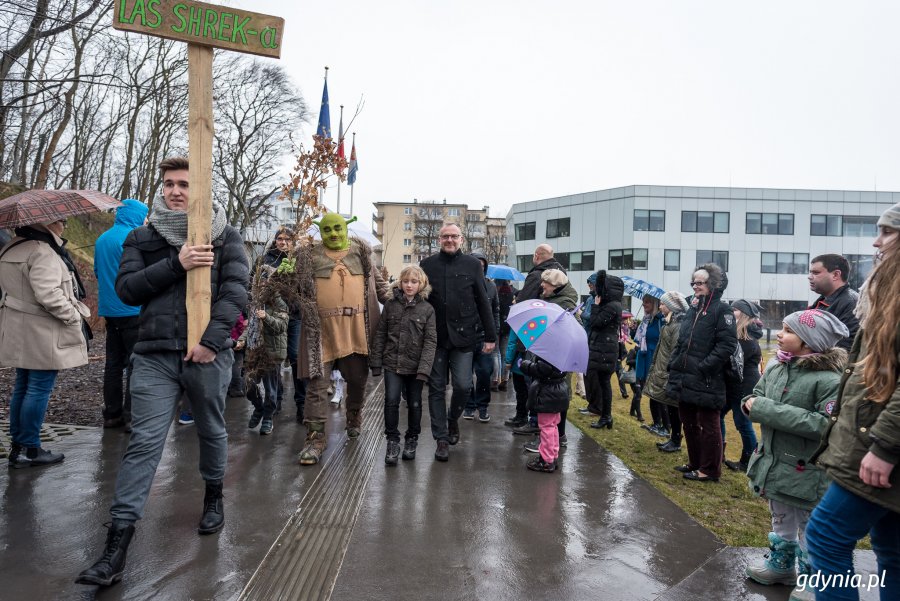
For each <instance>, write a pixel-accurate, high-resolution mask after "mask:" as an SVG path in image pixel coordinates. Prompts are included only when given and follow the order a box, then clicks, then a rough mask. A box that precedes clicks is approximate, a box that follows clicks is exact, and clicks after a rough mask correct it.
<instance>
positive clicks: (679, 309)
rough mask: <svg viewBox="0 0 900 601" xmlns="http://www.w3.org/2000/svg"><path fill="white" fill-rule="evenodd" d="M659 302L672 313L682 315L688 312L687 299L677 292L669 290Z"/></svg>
mask: <svg viewBox="0 0 900 601" xmlns="http://www.w3.org/2000/svg"><path fill="white" fill-rule="evenodd" d="M659 302H661V303H662V304H664V305H665V306H666V307H668V308H669V311H671V312H672V313H684V312H685V311H687V310H688V302H687V299H685V298H684V295H683V294H682V293H680V292H678V291H677V290H671V291H669V292H666V293H665V294H663V295H662V298H660V299H659Z"/></svg>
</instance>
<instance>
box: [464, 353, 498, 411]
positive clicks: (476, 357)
mask: <svg viewBox="0 0 900 601" xmlns="http://www.w3.org/2000/svg"><path fill="white" fill-rule="evenodd" d="M472 367H473V369H474V370H475V386H474V387H473V388H472V394H470V395H469V400H467V401H466V409H473V410H474V409H482V408H484V409H487V406H488V404H489V403H490V402H491V374H492V372H493V370H494V361H493V356H492V354H485V353H482V352H481V348H477V349H475V353H474V354H473V355H472Z"/></svg>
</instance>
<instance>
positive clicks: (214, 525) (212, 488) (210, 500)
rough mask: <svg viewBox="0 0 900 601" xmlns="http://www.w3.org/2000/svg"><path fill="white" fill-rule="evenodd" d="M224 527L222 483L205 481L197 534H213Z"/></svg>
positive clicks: (219, 481)
mask: <svg viewBox="0 0 900 601" xmlns="http://www.w3.org/2000/svg"><path fill="white" fill-rule="evenodd" d="M224 525H225V507H224V505H223V503H222V481H221V480H207V481H206V494H205V495H204V497H203V517H201V518H200V525H199V526H198V527H197V532H199V533H200V534H213V533H215V532H218V531H219V530H221V529H222V526H224Z"/></svg>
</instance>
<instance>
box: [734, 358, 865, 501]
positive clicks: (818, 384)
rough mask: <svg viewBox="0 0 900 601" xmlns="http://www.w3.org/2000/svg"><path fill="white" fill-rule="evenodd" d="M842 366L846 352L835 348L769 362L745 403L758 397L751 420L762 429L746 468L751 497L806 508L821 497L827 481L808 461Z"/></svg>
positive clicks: (823, 426)
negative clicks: (787, 361) (784, 360)
mask: <svg viewBox="0 0 900 601" xmlns="http://www.w3.org/2000/svg"><path fill="white" fill-rule="evenodd" d="M846 362H847V352H846V351H845V350H843V349H840V348H833V349H829V350H827V351H825V352H824V353H822V354H816V355H808V356H804V357H798V358H795V359H793V360H791V361H790V362H789V363H780V362H776V363H773V364H772V365H771V366H770V367H769V368H768V369H767V370H766V373H765V374H764V375H763V377H762V378H761V379H760V381H759V382H757V383H756V386H755V387H754V388H753V395H748V396H747V397H745V398H744V399H743V401H746V400H747V399H748V398H750V396H755V397H756V400H755V401H753V407H752V408H751V410H750V420H751V421H754V422H757V423H758V424H760V426H761V430H762V439H761V440H760V442H759V445H757V447H756V451H755V452H754V453H753V455H752V456H751V457H750V464H749V466H748V467H747V477H748V478H749V479H750V489H751V490H752V491H753V493H754V494H756V495H759V496H760V497H764V498H766V499H770V500H774V501H779V502H781V503H784V504H785V505H791V506H792V507H799V508H800V509H805V510H811V509H812V508H813V507H815V506H816V504H817V503H818V502H819V500H820V499H821V498H822V496H823V495H824V494H825V489H826V487H827V486H828V477H827V476H826V475H825V471H824V470H822V469H821V468H819V467H816V466H815V465H813V464H812V461H811V460H812V457H813V455H814V454H815V451H816V448H818V446H819V441H820V440H821V438H822V434H823V433H824V432H825V430H826V429H827V428H828V410H829V408H830V407H833V406H834V403H835V401H836V400H837V394H838V385H839V384H840V380H841V376H840V373H841V369H843V367H844V365H845V364H846Z"/></svg>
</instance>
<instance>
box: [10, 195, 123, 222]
mask: <svg viewBox="0 0 900 601" xmlns="http://www.w3.org/2000/svg"><path fill="white" fill-rule="evenodd" d="M121 205H122V203H120V202H119V201H118V200H116V199H115V198H113V197H112V196H109V195H108V194H104V193H103V192H97V191H96V190H27V191H25V192H20V193H19V194H16V195H15V196H10V197H9V198H4V199H3V200H0V228H3V229H14V228H17V227H22V226H23V225H33V224H35V223H52V222H54V221H59V220H60V219H65V218H66V217H74V216H75V215H84V214H85V213H96V212H98V211H106V210H108V209H115V208H116V207H119V206H121Z"/></svg>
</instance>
